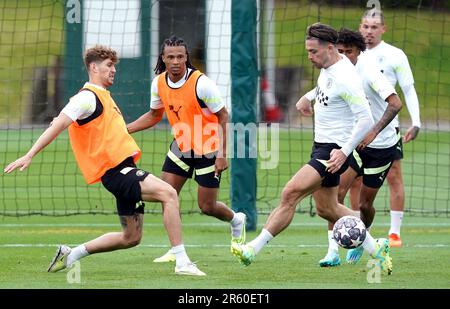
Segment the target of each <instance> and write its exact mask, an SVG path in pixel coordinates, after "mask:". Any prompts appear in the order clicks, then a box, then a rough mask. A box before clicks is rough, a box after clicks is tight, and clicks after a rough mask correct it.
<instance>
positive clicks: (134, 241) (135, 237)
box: [124, 232, 142, 248]
mask: <svg viewBox="0 0 450 309" xmlns="http://www.w3.org/2000/svg"><path fill="white" fill-rule="evenodd" d="M141 239H142V232H135V233H133V234H129V235H126V236H125V237H124V246H125V248H132V247H135V246H137V245H139V244H140V243H141Z"/></svg>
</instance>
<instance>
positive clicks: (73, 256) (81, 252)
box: [66, 244, 89, 267]
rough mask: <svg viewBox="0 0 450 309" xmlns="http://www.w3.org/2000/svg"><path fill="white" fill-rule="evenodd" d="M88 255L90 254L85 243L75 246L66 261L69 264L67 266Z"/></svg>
mask: <svg viewBox="0 0 450 309" xmlns="http://www.w3.org/2000/svg"><path fill="white" fill-rule="evenodd" d="M88 255H89V252H87V250H86V247H85V246H84V244H83V245H79V246H77V247H75V248H73V249H72V251H70V253H69V255H68V256H67V262H66V264H67V265H66V266H67V267H69V266H70V265H72V264H73V263H74V262H75V261H78V260H80V259H82V258H84V257H85V256H88Z"/></svg>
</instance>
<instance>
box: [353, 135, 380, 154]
mask: <svg viewBox="0 0 450 309" xmlns="http://www.w3.org/2000/svg"><path fill="white" fill-rule="evenodd" d="M375 137H377V133H375V132H373V131H372V130H371V131H369V133H367V135H366V137H364V139H363V140H362V141H361V142H360V143H359V145H358V147H356V149H358V150H362V149H364V148H366V147H367V145H369V144H370V143H372V141H373V140H374V139H375Z"/></svg>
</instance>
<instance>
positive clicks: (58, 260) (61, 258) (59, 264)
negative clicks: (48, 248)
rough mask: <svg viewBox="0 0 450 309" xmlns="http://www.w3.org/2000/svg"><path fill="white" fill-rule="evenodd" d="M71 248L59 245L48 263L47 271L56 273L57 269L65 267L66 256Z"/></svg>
mask: <svg viewBox="0 0 450 309" xmlns="http://www.w3.org/2000/svg"><path fill="white" fill-rule="evenodd" d="M71 250H72V249H70V248H69V247H68V246H65V245H60V246H58V248H57V249H56V254H55V256H54V257H53V260H52V261H51V263H50V266H49V267H48V269H47V271H48V272H49V273H56V272H57V271H60V270H63V269H65V268H66V267H67V257H68V256H69V253H70V251H71Z"/></svg>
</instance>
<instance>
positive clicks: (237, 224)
mask: <svg viewBox="0 0 450 309" xmlns="http://www.w3.org/2000/svg"><path fill="white" fill-rule="evenodd" d="M244 216H245V215H244V214H243V213H241V212H238V213H235V212H233V219H231V221H230V224H231V234H232V235H233V237H239V236H241V230H242V225H243V224H244Z"/></svg>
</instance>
